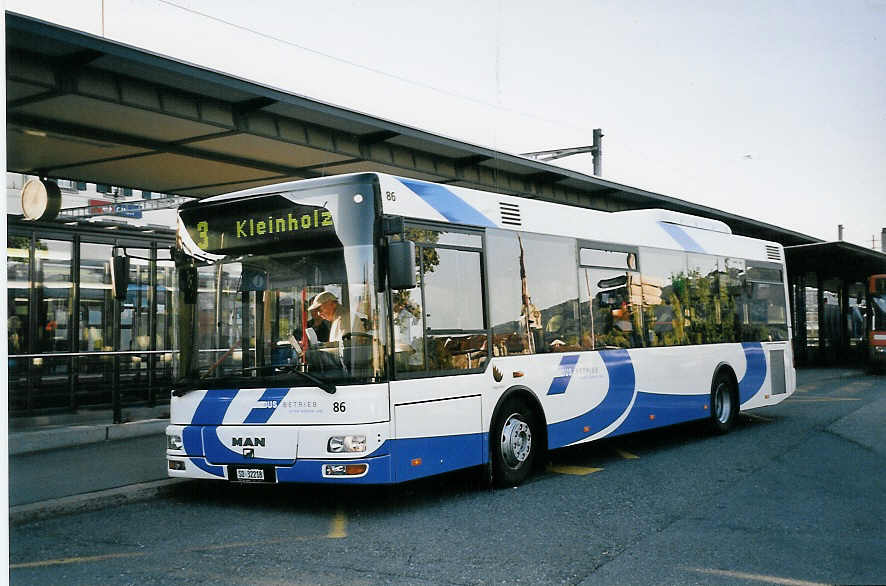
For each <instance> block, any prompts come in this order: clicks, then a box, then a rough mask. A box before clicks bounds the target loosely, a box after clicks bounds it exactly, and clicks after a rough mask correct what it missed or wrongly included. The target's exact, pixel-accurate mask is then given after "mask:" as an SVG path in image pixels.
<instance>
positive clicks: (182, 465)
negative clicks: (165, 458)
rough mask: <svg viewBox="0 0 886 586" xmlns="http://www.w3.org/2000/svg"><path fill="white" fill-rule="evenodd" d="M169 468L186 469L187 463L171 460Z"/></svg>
mask: <svg viewBox="0 0 886 586" xmlns="http://www.w3.org/2000/svg"><path fill="white" fill-rule="evenodd" d="M169 469H170V470H184V469H185V463H184V462H182V461H180V460H169Z"/></svg>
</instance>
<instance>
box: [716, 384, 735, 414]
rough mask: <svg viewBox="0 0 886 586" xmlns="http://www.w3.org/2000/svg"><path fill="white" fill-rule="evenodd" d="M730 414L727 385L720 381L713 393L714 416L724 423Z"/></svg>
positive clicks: (730, 404)
mask: <svg viewBox="0 0 886 586" xmlns="http://www.w3.org/2000/svg"><path fill="white" fill-rule="evenodd" d="M731 415H732V400H731V398H730V397H729V387H728V386H727V385H725V384H723V383H721V384H720V385H718V386H717V391H716V392H715V393H714V416H715V417H716V418H717V421H719V422H720V423H726V422H727V421H729V417H730V416H731Z"/></svg>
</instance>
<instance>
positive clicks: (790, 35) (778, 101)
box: [161, 0, 886, 247]
mask: <svg viewBox="0 0 886 586" xmlns="http://www.w3.org/2000/svg"><path fill="white" fill-rule="evenodd" d="M161 1H162V2H163V3H164V4H168V5H172V6H177V7H181V8H184V9H186V10H188V11H193V12H195V13H199V14H203V15H211V16H212V17H213V18H217V19H220V20H223V21H225V22H229V23H232V24H234V25H235V26H237V27H241V28H244V29H248V30H253V31H256V32H259V33H261V34H262V35H265V36H267V37H269V38H272V39H275V40H279V41H282V42H285V43H288V44H290V45H291V46H292V47H294V48H295V49H297V50H299V51H303V52H305V53H306V54H314V55H319V56H322V57H324V58H328V59H329V60H331V61H335V62H336V63H337V64H339V65H344V66H345V68H344V71H348V70H351V71H353V72H354V75H353V76H350V75H348V74H344V75H341V74H336V75H334V76H329V79H321V80H319V81H318V80H314V79H312V80H311V84H312V85H311V86H310V87H309V88H308V90H309V93H310V94H311V95H312V96H313V97H318V98H319V99H321V100H326V101H331V102H333V103H336V104H338V105H343V106H346V107H351V108H353V109H356V110H360V111H363V112H366V113H369V114H374V115H378V116H380V117H383V118H387V119H391V120H394V121H396V122H401V123H405V124H408V125H411V126H415V127H418V128H421V129H424V130H430V131H432V132H436V133H439V134H442V135H445V136H449V137H452V138H457V139H460V140H465V141H467V142H472V143H475V144H480V145H482V146H489V147H493V148H496V149H499V150H503V151H506V152H511V153H520V152H528V151H537V150H542V149H551V148H561V147H571V146H581V145H587V144H590V143H591V131H592V129H593V128H602V129H603V132H604V135H605V137H604V139H603V171H602V177H603V178H605V179H609V180H612V181H616V182H619V183H624V184H627V185H631V186H634V187H640V188H643V189H648V190H651V191H655V192H658V193H663V194H666V195H670V196H674V197H678V198H681V199H685V200H688V201H692V202H696V203H699V204H703V205H707V206H711V207H714V208H718V209H721V210H724V211H728V212H732V213H736V214H739V215H743V216H747V217H751V218H755V219H758V220H761V221H764V222H769V223H772V224H776V225H779V226H782V227H785V228H788V229H792V230H795V231H798V232H802V233H805V234H808V235H811V236H815V237H818V238H822V239H826V240H835V239H836V238H837V224H843V225H844V239H845V240H848V241H850V242H853V243H855V244H859V245H862V246H866V247H871V245H872V242H871V239H872V238H876V239H877V241H879V238H880V230H881V228H883V227H886V165H884V164H883V162H884V161H886V66H884V64H886V0H858V1H852V0H847V1H841V2H832V1H828V2H822V1H818V0H805V1H787V0H777V1H761V2H758V1H745V2H695V1H687V0H672V1H670V2H667V3H664V2H644V1H637V2H630V3H626V2H616V1H595V2H581V1H575V2H569V1H552V2H545V3H541V2H525V1H521V0H515V1H505V0H485V1H483V0H479V1H476V0H475V1H462V0H451V1H448V2H446V3H445V4H440V3H417V2H406V1H399V0H385V1H375V2H371V1H359V0H351V1H340V2H337V5H336V8H335V10H330V8H329V6H330V5H329V4H328V3H308V2H293V3H284V2H280V3H266V4H265V7H266V8H268V9H266V10H262V11H250V12H245V13H244V11H243V10H242V5H240V4H239V3H237V2H230V3H227V4H226V3H223V2H222V3H220V2H211V1H210V0H170V1H168V2H167V1H166V0H161ZM271 8H272V9H271ZM269 12H270V13H272V14H274V16H275V17H274V18H272V19H268V18H267V15H268V13H269ZM336 71H341V69H338V70H336ZM556 164H559V165H562V166H564V167H568V168H572V169H575V170H577V171H581V172H585V173H588V174H590V173H591V171H592V165H591V158H590V155H579V156H575V157H571V158H567V159H561V160H559V161H558V162H557V163H556ZM877 245H879V242H877Z"/></svg>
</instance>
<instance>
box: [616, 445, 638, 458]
mask: <svg viewBox="0 0 886 586" xmlns="http://www.w3.org/2000/svg"><path fill="white" fill-rule="evenodd" d="M615 451H616V452H617V453H618V455H619V456H621V457H622V458H624V459H625V460H638V459H639V458H640V456H637V455H635V454H632V453H630V452H626V451H624V450H619V449H617V448H616V450H615Z"/></svg>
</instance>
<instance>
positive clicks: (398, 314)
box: [392, 228, 488, 372]
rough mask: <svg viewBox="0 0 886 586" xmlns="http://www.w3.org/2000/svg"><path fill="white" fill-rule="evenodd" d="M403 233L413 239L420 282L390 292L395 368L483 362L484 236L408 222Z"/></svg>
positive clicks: (455, 367)
mask: <svg viewBox="0 0 886 586" xmlns="http://www.w3.org/2000/svg"><path fill="white" fill-rule="evenodd" d="M406 236H407V238H408V239H410V240H413V241H415V242H416V248H415V254H416V270H417V271H418V278H417V279H416V280H417V283H418V285H417V286H416V287H415V288H413V289H409V290H398V291H393V292H392V299H393V318H394V355H395V363H396V367H397V371H398V372H424V371H458V370H471V369H476V368H480V367H482V366H483V364H485V362H486V358H487V356H488V341H487V334H486V324H485V319H484V311H483V286H482V274H481V248H480V247H481V246H482V239H481V238H480V237H479V236H476V235H472V234H462V233H458V232H442V231H437V230H431V229H424V228H407V229H406ZM453 247H459V248H453ZM462 247H464V248H462Z"/></svg>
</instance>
